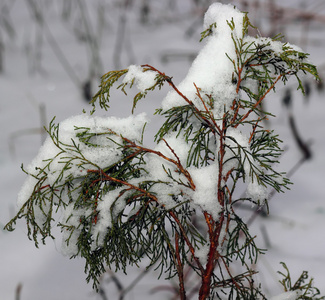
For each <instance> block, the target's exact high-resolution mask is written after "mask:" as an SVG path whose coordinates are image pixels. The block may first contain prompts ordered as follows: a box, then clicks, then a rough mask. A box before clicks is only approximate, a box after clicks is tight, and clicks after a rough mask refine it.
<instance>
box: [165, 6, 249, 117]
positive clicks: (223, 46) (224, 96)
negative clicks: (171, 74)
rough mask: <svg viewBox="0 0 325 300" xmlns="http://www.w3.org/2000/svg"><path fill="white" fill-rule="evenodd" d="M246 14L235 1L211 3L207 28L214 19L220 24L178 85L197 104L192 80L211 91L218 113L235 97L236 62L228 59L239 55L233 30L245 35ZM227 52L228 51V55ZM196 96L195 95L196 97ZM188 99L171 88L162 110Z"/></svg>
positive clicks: (207, 15)
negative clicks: (230, 22)
mask: <svg viewBox="0 0 325 300" xmlns="http://www.w3.org/2000/svg"><path fill="white" fill-rule="evenodd" d="M243 16H244V14H243V13H241V12H240V11H239V10H237V9H236V8H234V7H233V6H232V5H223V4H220V3H214V4H212V5H211V6H210V7H209V9H208V11H207V13H206V14H205V18H204V24H205V28H207V27H209V25H211V24H212V23H215V22H216V24H217V26H216V28H215V29H213V33H212V35H210V36H209V37H208V38H206V45H205V46H204V48H203V49H202V50H201V51H200V53H199V55H198V56H197V58H196V59H195V60H194V62H193V64H192V66H191V68H190V70H189V72H188V74H187V76H186V77H185V79H184V80H183V81H182V82H181V83H180V84H179V86H178V89H179V90H180V91H181V92H182V93H183V94H184V95H185V96H186V97H188V99H190V100H192V101H193V102H194V104H195V105H197V106H198V107H200V106H201V104H200V100H199V99H197V98H196V96H195V94H196V89H195V86H194V84H193V83H195V84H196V86H197V87H199V88H200V89H201V90H202V94H204V93H207V94H211V95H212V96H213V97H214V99H216V100H217V102H218V105H216V106H215V112H214V113H215V114H217V115H218V114H219V115H220V114H222V113H223V111H224V110H223V109H224V105H226V106H227V107H229V105H230V104H231V103H232V101H233V99H235V97H236V86H235V85H234V84H233V83H232V73H233V68H234V67H233V64H232V62H231V61H230V60H229V59H228V57H227V55H229V57H231V58H235V57H236V52H235V47H234V42H233V40H232V38H231V33H233V34H234V35H235V36H236V35H237V36H238V37H240V36H241V35H242V24H243ZM232 19H233V21H234V23H235V30H234V31H233V32H232V31H231V29H230V27H229V25H228V24H227V21H231V20H232ZM226 54H227V55H226ZM195 98H196V99H195ZM184 104H185V102H184V100H183V98H181V97H180V96H179V95H178V94H177V93H176V92H175V91H170V92H169V93H168V94H167V96H166V98H165V99H164V101H163V103H162V108H163V110H168V109H170V108H171V107H173V106H180V105H184Z"/></svg>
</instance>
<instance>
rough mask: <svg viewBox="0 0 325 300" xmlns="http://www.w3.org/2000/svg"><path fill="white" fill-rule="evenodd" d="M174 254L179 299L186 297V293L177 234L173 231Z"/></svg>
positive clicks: (182, 299) (183, 299)
mask: <svg viewBox="0 0 325 300" xmlns="http://www.w3.org/2000/svg"><path fill="white" fill-rule="evenodd" d="M175 255H176V262H177V264H176V267H177V275H178V279H179V296H180V298H181V300H185V299H186V293H185V286H184V273H183V264H182V260H181V256H180V250H179V235H178V233H177V232H176V233H175Z"/></svg>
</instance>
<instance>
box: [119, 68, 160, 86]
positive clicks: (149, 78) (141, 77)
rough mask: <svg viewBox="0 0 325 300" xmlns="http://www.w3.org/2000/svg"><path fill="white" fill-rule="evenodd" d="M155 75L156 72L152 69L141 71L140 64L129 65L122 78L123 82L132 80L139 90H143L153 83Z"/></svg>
mask: <svg viewBox="0 0 325 300" xmlns="http://www.w3.org/2000/svg"><path fill="white" fill-rule="evenodd" d="M156 75H157V73H156V72H154V71H146V72H143V68H142V67H141V66H136V65H131V66H129V70H128V72H127V73H126V75H125V77H124V79H123V83H131V82H132V81H133V80H134V81H135V84H136V87H137V88H138V89H139V90H140V92H144V91H145V90H146V89H148V88H150V87H152V86H153V85H154V84H155V78H156Z"/></svg>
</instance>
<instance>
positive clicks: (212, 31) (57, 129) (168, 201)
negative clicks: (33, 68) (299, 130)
mask: <svg viewBox="0 0 325 300" xmlns="http://www.w3.org/2000/svg"><path fill="white" fill-rule="evenodd" d="M250 26H251V24H250V22H249V19H248V17H247V14H245V13H242V12H240V11H238V10H237V9H236V8H234V7H233V6H231V5H222V4H219V3H215V4H213V5H211V7H210V8H209V10H208V11H207V13H206V15H205V19H204V27H205V30H204V31H203V32H202V40H204V43H205V45H204V47H203V49H202V50H201V52H200V53H199V55H198V57H197V58H196V59H195V61H194V62H193V65H192V67H191V69H190V70H189V72H188V74H187V76H186V78H185V79H184V80H183V81H182V82H181V83H180V84H179V85H178V86H175V84H174V83H173V80H172V77H169V76H167V75H166V74H165V73H162V72H161V71H159V70H157V69H156V68H154V67H152V66H150V65H143V66H134V65H132V66H130V67H129V68H128V69H125V70H120V71H112V72H108V73H107V74H105V75H104V76H103V77H102V83H101V86H100V90H99V92H98V93H97V94H96V95H95V96H94V98H93V102H92V103H93V110H92V112H91V114H90V115H88V114H83V115H79V116H76V117H72V118H70V119H68V120H66V121H64V122H62V123H61V124H55V122H54V120H53V121H52V122H51V123H50V126H49V129H48V134H49V137H48V139H47V140H46V142H45V144H44V145H43V147H42V148H41V149H40V152H39V154H38V156H37V157H36V158H35V160H34V161H33V162H32V163H31V164H30V165H29V166H28V167H27V168H25V169H24V171H25V172H26V173H27V174H28V177H27V180H26V182H25V184H24V186H23V188H22V190H21V192H20V194H19V197H18V205H19V211H18V213H17V215H16V216H15V217H14V218H13V219H12V220H11V221H10V222H9V223H8V224H7V225H6V229H8V230H12V229H13V228H14V225H15V223H16V221H17V219H20V218H25V219H26V221H27V228H28V236H29V238H31V239H33V240H34V241H35V243H36V246H38V243H39V238H41V240H42V241H43V242H44V243H45V240H46V238H47V237H52V238H54V237H53V235H52V228H53V226H56V225H57V226H59V227H61V232H62V238H63V242H62V248H63V252H64V253H66V254H68V255H70V256H71V257H77V256H80V257H83V258H84V259H85V261H86V268H85V271H86V273H87V274H88V277H87V280H90V279H92V280H93V282H94V287H97V285H98V283H99V282H98V278H99V276H100V275H101V274H102V273H103V272H105V268H106V267H107V266H108V267H109V268H112V269H122V270H124V271H125V270H126V267H127V266H128V265H133V264H135V265H136V264H138V263H139V262H140V261H142V260H143V258H145V257H146V258H149V261H150V263H149V265H150V266H151V265H155V267H156V268H158V269H160V271H161V274H164V275H165V276H166V277H167V278H170V277H173V276H177V277H178V279H179V295H180V298H181V299H186V287H185V284H186V283H185V282H184V273H183V270H184V266H185V265H189V266H190V267H191V268H192V269H193V270H194V271H195V272H196V273H197V275H198V278H200V285H199V288H198V289H199V291H198V295H199V299H208V298H209V299H217V298H218V299H221V298H222V299H224V298H228V299H265V296H264V295H263V292H262V287H261V286H260V284H258V283H257V281H256V278H255V273H256V271H255V270H254V269H253V268H252V265H253V264H254V263H255V262H256V260H257V259H258V256H259V255H260V254H261V253H263V250H261V249H260V248H259V247H258V246H257V245H256V243H255V239H254V237H252V236H251V235H250V232H249V229H248V226H247V224H246V223H245V222H244V221H243V220H242V218H241V216H240V214H239V212H238V211H237V210H236V204H237V203H241V202H247V203H252V204H253V205H257V206H261V207H262V206H264V205H267V198H268V193H269V191H270V190H271V189H275V190H276V191H278V192H281V191H283V190H285V189H286V188H288V185H289V184H290V182H289V180H288V179H287V178H286V177H285V174H284V173H281V172H279V171H276V170H275V169H274V165H275V164H276V163H277V162H278V161H277V159H278V157H279V155H280V154H281V148H280V146H279V143H280V141H279V139H278V137H277V135H276V134H275V133H274V132H273V131H270V130H266V129H265V128H263V123H262V121H263V119H264V118H265V116H268V115H270V114H269V113H268V112H265V111H262V108H261V105H260V104H261V103H262V101H264V100H265V98H266V96H267V95H268V94H269V93H270V92H272V91H274V90H275V87H276V85H277V84H278V83H280V82H281V81H282V82H283V83H286V81H287V80H288V79H289V77H295V78H296V79H297V81H298V89H301V90H302V91H303V86H302V84H301V81H300V75H301V74H303V73H310V74H312V75H313V76H314V77H315V78H316V79H317V78H318V75H317V71H316V68H315V66H314V65H312V64H310V63H309V62H308V59H307V57H308V54H306V53H304V52H303V51H302V50H301V49H299V48H298V47H296V46H293V45H289V44H284V43H282V42H280V38H274V39H271V38H262V37H251V36H249V35H248V30H249V27H250ZM119 80H121V81H120V84H119V85H118V88H119V89H121V90H122V91H123V92H124V93H125V94H126V93H127V89H128V88H129V87H133V86H135V87H136V88H138V89H139V92H138V93H137V94H136V96H135V97H134V99H133V103H132V108H133V110H134V109H135V108H136V104H137V102H138V101H140V100H141V99H142V98H144V97H145V96H146V95H147V93H149V92H150V91H152V90H154V89H156V88H161V86H162V85H164V84H166V83H167V84H168V85H169V86H170V87H171V91H170V92H169V93H168V94H167V96H166V97H165V98H164V100H163V101H162V104H161V107H160V108H158V109H157V111H156V113H157V114H160V115H161V116H162V117H163V118H164V120H165V121H164V123H163V124H162V126H161V128H160V129H159V131H158V132H157V134H156V135H155V141H156V143H157V145H156V147H155V148H149V147H147V146H146V145H144V144H143V131H144V129H145V125H146V124H147V123H148V122H149V118H148V117H147V116H146V115H145V114H144V113H140V114H138V115H131V116H129V117H128V118H125V119H117V118H113V117H106V118H103V117H98V116H94V115H93V113H94V112H95V109H96V108H97V105H99V106H100V108H102V109H108V108H109V100H110V89H111V88H112V86H113V85H114V84H115V83H116V82H117V81H119ZM149 126H150V125H149ZM239 183H240V184H241V185H242V184H244V185H246V188H247V192H246V195H244V196H240V195H239V193H238V192H237V189H236V188H237V186H238V184H239ZM194 217H196V218H199V217H202V219H203V220H204V223H205V226H204V227H200V228H197V227H196V225H195V224H196V223H195V222H194V221H193V218H194ZM233 265H236V268H233V267H232V266H233ZM238 265H239V267H240V268H238ZM299 288H300V286H299V285H297V286H295V290H298V289H299ZM288 291H290V289H289V290H288ZM312 291H313V296H316V295H317V294H318V290H317V289H315V290H312ZM290 295H291V294H290ZM294 295H297V297H300V298H299V299H309V298H301V297H302V296H301V295H302V294H301V293H294ZM285 296H288V293H287V294H286V295H284V296H283V297H285ZM281 297H282V296H281ZM290 299H291V298H290ZM313 299H316V298H313Z"/></svg>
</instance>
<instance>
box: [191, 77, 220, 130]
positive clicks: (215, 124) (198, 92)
mask: <svg viewBox="0 0 325 300" xmlns="http://www.w3.org/2000/svg"><path fill="white" fill-rule="evenodd" d="M193 84H194V86H195V88H196V95H197V96H198V97H199V99H200V100H201V102H202V104H203V106H204V109H205V111H206V112H207V113H208V115H209V116H210V120H211V121H212V123H213V125H214V126H215V127H216V128H217V130H218V132H219V134H221V129H220V127H219V126H218V124H217V123H216V120H215V119H214V117H213V115H212V112H211V111H210V110H208V108H207V106H206V104H205V102H204V100H203V98H202V96H201V93H200V90H199V88H198V87H197V86H196V84H195V83H193Z"/></svg>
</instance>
